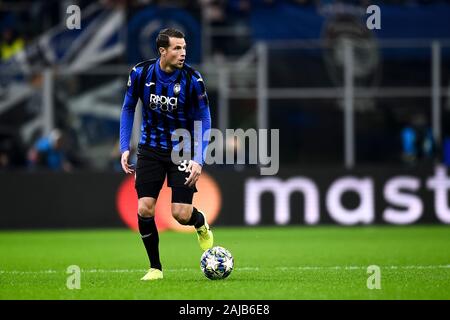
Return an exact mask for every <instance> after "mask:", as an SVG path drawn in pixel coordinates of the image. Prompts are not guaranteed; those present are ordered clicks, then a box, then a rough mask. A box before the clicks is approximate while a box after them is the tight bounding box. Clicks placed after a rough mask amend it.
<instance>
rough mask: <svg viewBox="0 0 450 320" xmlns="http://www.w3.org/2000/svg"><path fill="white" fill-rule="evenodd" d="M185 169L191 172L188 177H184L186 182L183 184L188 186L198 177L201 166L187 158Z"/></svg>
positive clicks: (193, 183)
mask: <svg viewBox="0 0 450 320" xmlns="http://www.w3.org/2000/svg"><path fill="white" fill-rule="evenodd" d="M186 171H187V172H190V173H191V174H190V175H189V177H188V178H186V182H185V183H184V184H185V185H188V186H189V187H193V186H194V185H195V183H196V182H197V180H198V178H200V174H201V173H202V166H201V165H200V164H198V163H197V162H195V161H193V160H189V164H188V167H187V169H186Z"/></svg>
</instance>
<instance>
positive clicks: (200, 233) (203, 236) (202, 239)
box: [196, 211, 214, 251]
mask: <svg viewBox="0 0 450 320" xmlns="http://www.w3.org/2000/svg"><path fill="white" fill-rule="evenodd" d="M198 212H200V213H201V214H202V215H203V218H204V219H205V224H204V225H202V226H201V227H200V228H198V229H196V230H197V238H198V244H199V245H200V248H201V249H202V250H203V251H205V250H208V249H210V248H212V246H213V243H214V237H213V233H212V232H211V230H210V229H209V225H208V222H206V216H205V214H204V213H203V212H201V211H198Z"/></svg>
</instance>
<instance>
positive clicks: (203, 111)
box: [185, 72, 211, 187]
mask: <svg viewBox="0 0 450 320" xmlns="http://www.w3.org/2000/svg"><path fill="white" fill-rule="evenodd" d="M197 76H198V78H195V77H194V78H193V79H192V80H193V88H192V90H193V94H192V98H193V99H195V100H194V101H193V102H194V121H199V122H200V123H201V136H200V137H195V138H194V159H193V160H191V161H189V165H188V168H187V170H188V172H189V171H190V172H191V174H190V175H189V177H188V178H187V179H186V182H185V184H186V185H189V186H190V187H191V186H193V185H194V184H195V183H196V182H197V180H198V178H199V177H200V174H201V173H202V166H203V164H204V162H205V161H204V159H205V157H206V150H207V148H208V144H209V138H210V129H211V113H210V111H209V100H208V94H207V93H206V87H205V83H204V81H203V78H202V76H201V75H200V73H198V72H197ZM199 139H200V141H197V140H199Z"/></svg>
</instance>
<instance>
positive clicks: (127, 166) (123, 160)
mask: <svg viewBox="0 0 450 320" xmlns="http://www.w3.org/2000/svg"><path fill="white" fill-rule="evenodd" d="M129 157H130V151H128V150H127V151H125V152H124V153H122V158H121V159H120V164H121V165H122V169H123V171H125V173H127V174H133V173H134V169H133V165H132V164H129V163H128V158H129Z"/></svg>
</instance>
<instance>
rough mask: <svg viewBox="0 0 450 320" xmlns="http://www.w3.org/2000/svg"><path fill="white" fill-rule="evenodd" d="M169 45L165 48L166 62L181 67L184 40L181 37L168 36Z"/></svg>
mask: <svg viewBox="0 0 450 320" xmlns="http://www.w3.org/2000/svg"><path fill="white" fill-rule="evenodd" d="M169 44H170V45H169V47H168V48H167V50H166V56H165V59H166V62H167V64H169V65H171V66H172V67H174V68H178V69H181V68H183V64H184V60H185V59H186V41H184V39H183V38H172V37H170V38H169Z"/></svg>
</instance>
